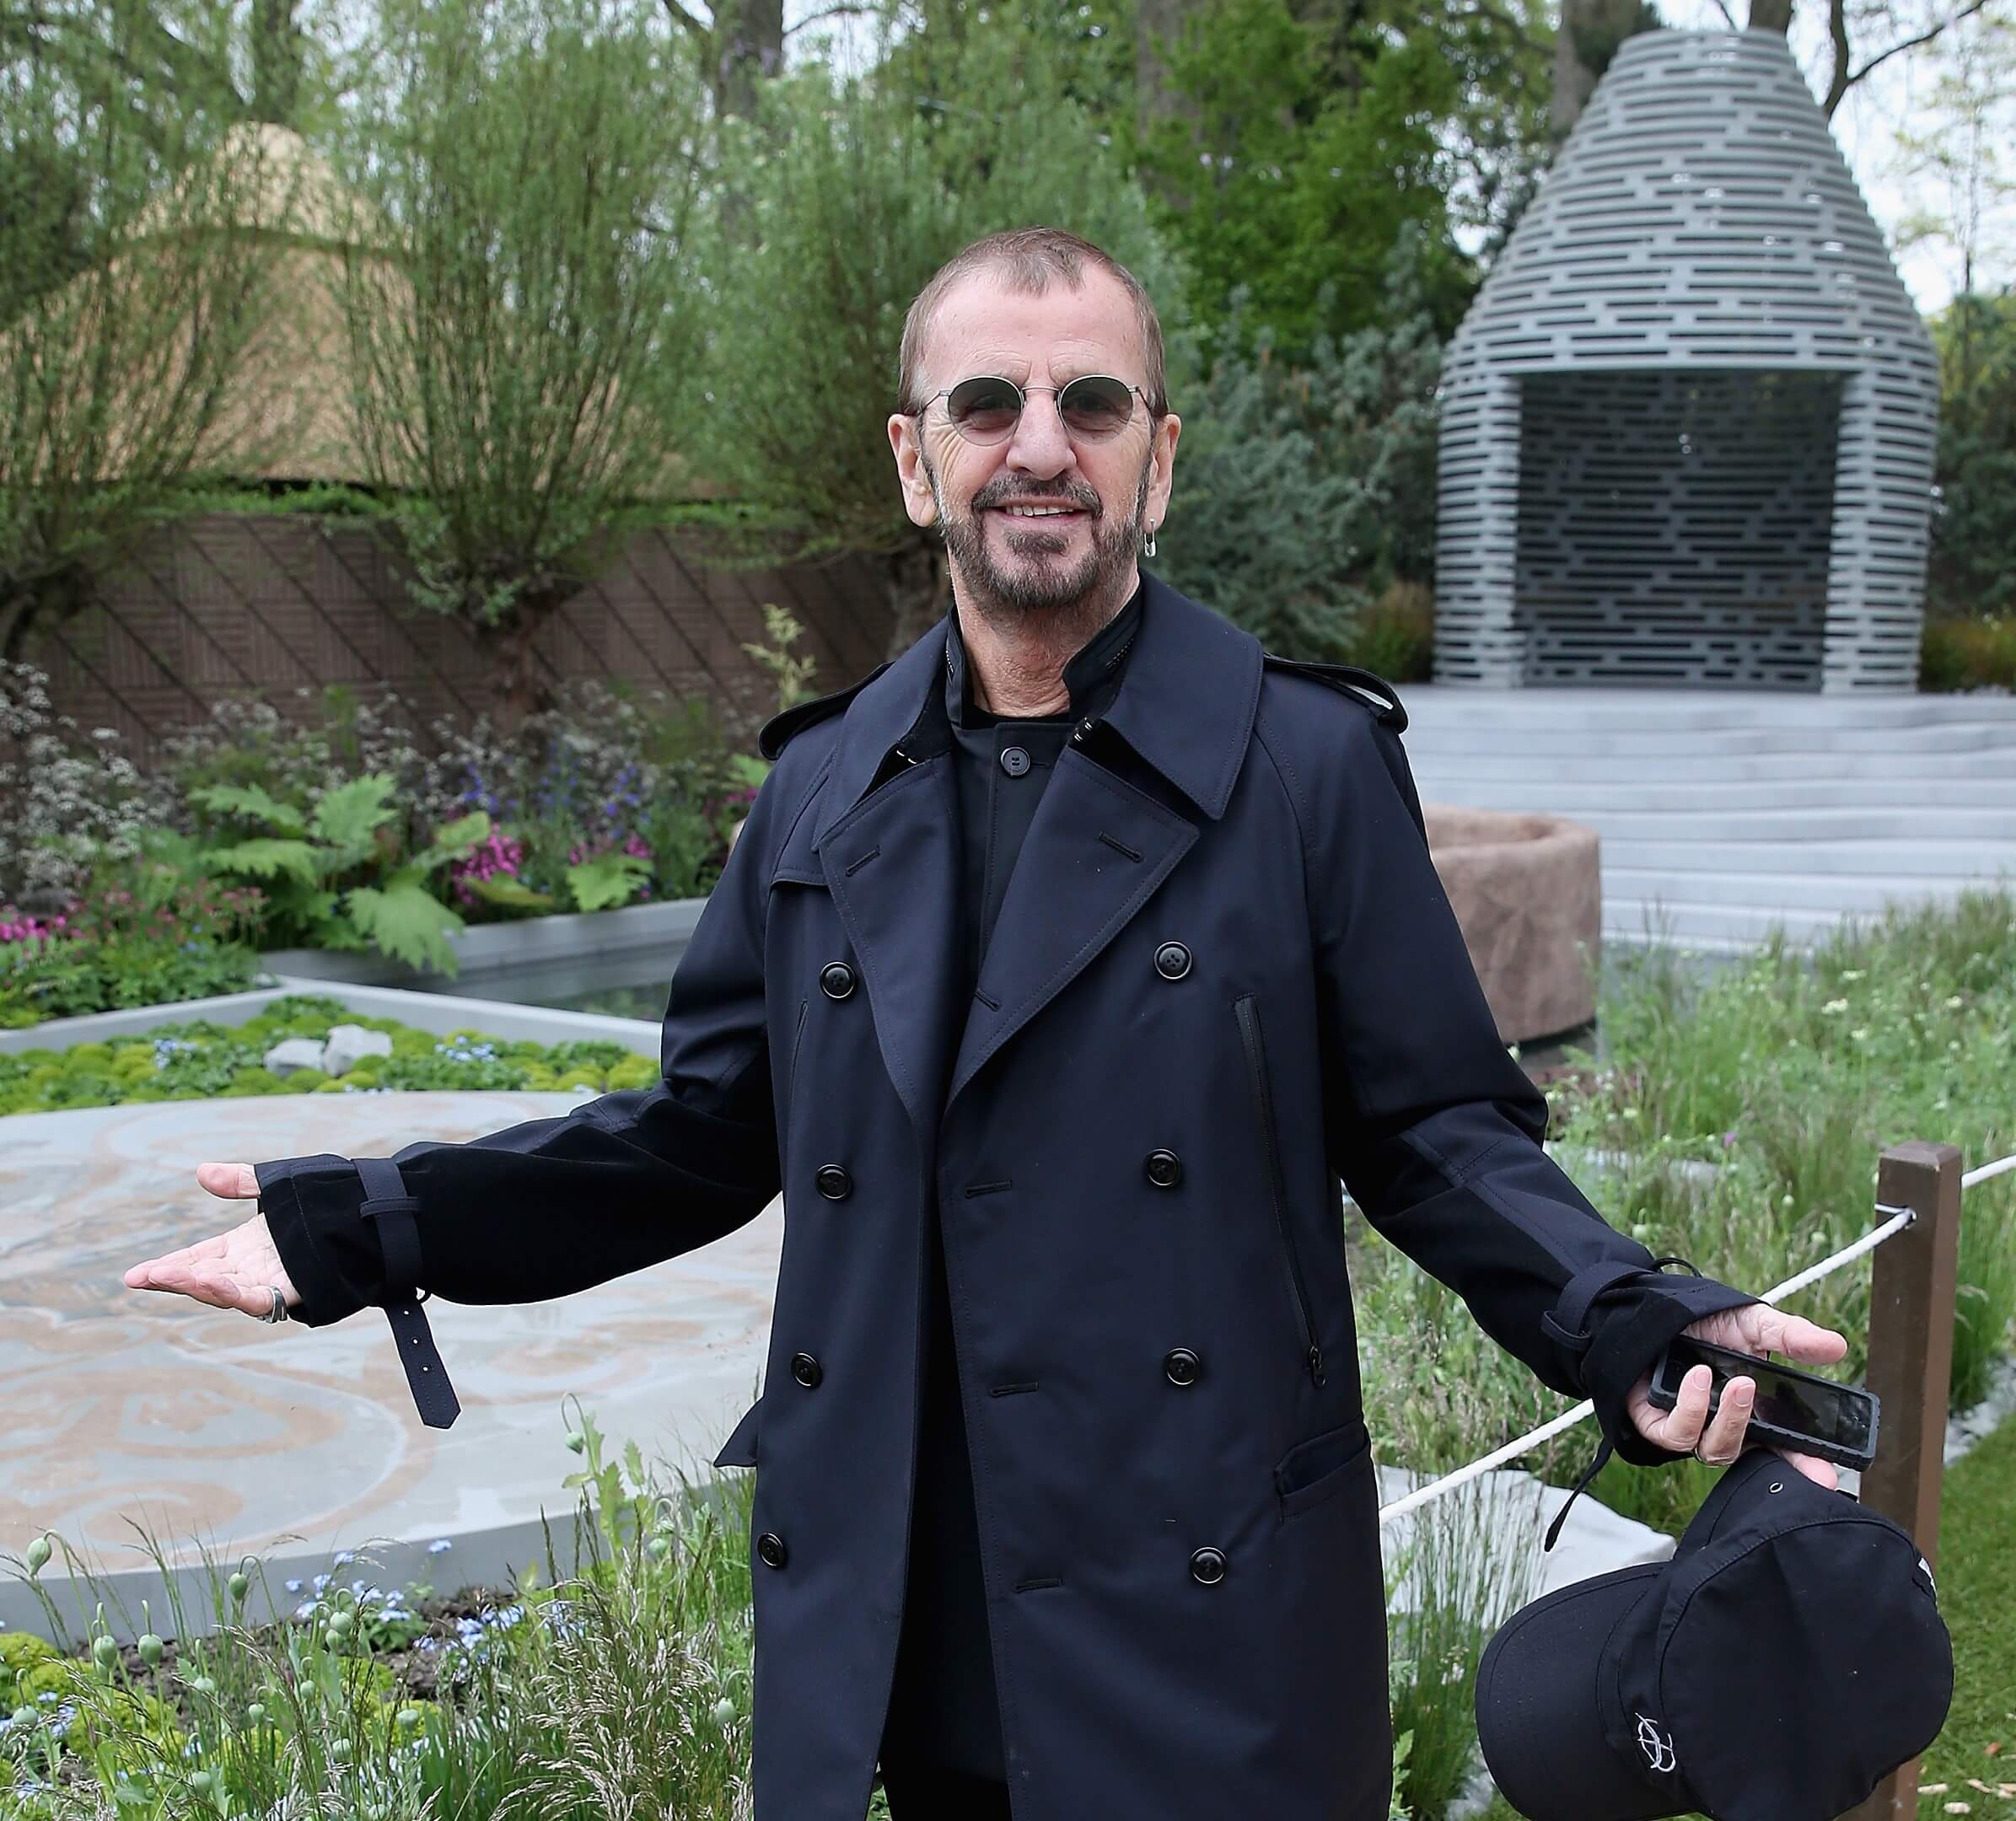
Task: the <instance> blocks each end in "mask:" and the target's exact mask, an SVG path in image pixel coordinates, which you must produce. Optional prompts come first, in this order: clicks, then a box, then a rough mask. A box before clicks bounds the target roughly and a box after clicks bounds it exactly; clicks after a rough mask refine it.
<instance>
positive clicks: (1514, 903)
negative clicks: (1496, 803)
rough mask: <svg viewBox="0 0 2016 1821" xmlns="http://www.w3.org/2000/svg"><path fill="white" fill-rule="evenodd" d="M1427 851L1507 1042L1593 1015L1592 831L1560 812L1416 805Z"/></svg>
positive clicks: (1596, 895) (1596, 912) (1598, 901)
mask: <svg viewBox="0 0 2016 1821" xmlns="http://www.w3.org/2000/svg"><path fill="white" fill-rule="evenodd" d="M1422 818H1423V819H1424V820H1425V821H1426V822H1427V826H1428V848H1429V851H1430V852H1431V853H1432V854H1433V856H1434V860H1435V870H1436V872H1437V873H1438V874H1439V875H1440V876H1441V879H1442V884H1443V890H1445V891H1446V892H1447V893H1448V894H1449V903H1450V905H1452V906H1453V907H1454V910H1455V912H1456V921H1457V922H1458V923H1459V924H1460V926H1461V927H1462V930H1463V940H1464V943H1465V946H1466V947H1467V948H1469V950H1470V962H1471V964H1472V965H1473V966H1475V967H1476V970H1477V978H1478V979H1479V980H1481V982H1482V983H1483V986H1484V996H1485V998H1486V1000H1487V1001H1489V1002H1490V1005H1491V1010H1492V1016H1493V1017H1494V1018H1496V1019H1497V1024H1498V1035H1499V1036H1500V1037H1501V1038H1502V1039H1503V1040H1504V1041H1505V1042H1507V1043H1508V1044H1512V1043H1528V1042H1530V1041H1532V1040H1533V1039H1535V1038H1540V1037H1551V1036H1554V1035H1556V1034H1559V1033H1561V1032H1563V1031H1569V1030H1574V1029H1578V1027H1580V1026H1582V1025H1584V1024H1587V1023H1589V1021H1590V1020H1591V1019H1592V1018H1594V1017H1595V1015H1596V981H1595V968H1596V965H1597V964H1598V961H1599V959H1600V955H1601V946H1600V945H1601V943H1602V929H1603V873H1602V868H1601V864H1600V862H1599V856H1598V851H1597V848H1598V843H1597V837H1596V831H1595V830H1594V829H1592V828H1586V827H1584V826H1583V825H1582V824H1581V823H1578V822H1569V821H1567V820H1564V819H1562V818H1561V817H1559V816H1545V815H1519V814H1510V813H1508V812H1505V811H1502V810H1496V809H1467V808H1457V807H1455V806H1454V805H1451V804H1448V803H1423V804H1422Z"/></svg>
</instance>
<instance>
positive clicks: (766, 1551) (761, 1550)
mask: <svg viewBox="0 0 2016 1821" xmlns="http://www.w3.org/2000/svg"><path fill="white" fill-rule="evenodd" d="M756 1554H757V1555H759V1556H761V1558H762V1560H763V1562H764V1564H765V1566H768V1567H771V1568H782V1566H784V1564H785V1563H786V1562H787V1561H788V1560H790V1559H791V1551H790V1550H788V1549H786V1548H785V1547H784V1539H783V1538H782V1537H781V1536H779V1535H778V1534H777V1532H776V1531H774V1530H766V1531H765V1532H764V1533H763V1534H762V1535H761V1536H760V1537H758V1538H757V1539H756Z"/></svg>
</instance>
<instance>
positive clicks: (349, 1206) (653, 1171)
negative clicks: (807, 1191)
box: [253, 772, 778, 1328]
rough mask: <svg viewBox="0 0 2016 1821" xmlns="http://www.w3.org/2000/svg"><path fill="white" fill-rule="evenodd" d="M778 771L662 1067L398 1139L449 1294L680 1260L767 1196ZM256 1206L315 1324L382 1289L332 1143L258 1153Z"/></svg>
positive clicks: (697, 943)
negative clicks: (556, 1100)
mask: <svg viewBox="0 0 2016 1821" xmlns="http://www.w3.org/2000/svg"><path fill="white" fill-rule="evenodd" d="M776 785H777V775H776V773H775V772H773V773H772V774H771V777H770V778H768V779H766V781H765V782H764V786H763V788H762V790H761V792H759V793H758V795H757V798H756V801H755V804H754V805H753V806H752V808H751V809H750V816H749V819H748V822H747V823H746V825H745V826H744V828H743V830H742V833H741V835H740V837H739V839H738V840H737V841H736V842H735V845H734V850H733V851H732V852H731V853H730V854H729V856H728V864H727V866H726V867H725V868H724V869H723V873H722V877H721V879H720V882H719V883H718V885H717V886H716V887H715V889H714V891H713V892H712V894H711V895H710V896H709V898H708V900H707V905H706V907H705V909H704V910H703V911H702V913H701V916H700V919H699V921H698V923H697V924H696V927H695V929H694V932H693V936H692V939H691V942H690V943H689V944H688V946H687V948H686V951H685V954H684V955H683V956H681V957H680V962H679V965H678V968H677V969H676V970H675V973H674V975H673V978H672V985H671V991H670V995H669V999H668V1001H667V1004H666V1008H665V1014H664V1028H663V1030H662V1032H661V1034H660V1037H659V1081H658V1082H657V1084H656V1085H655V1086H653V1087H651V1088H626V1089H622V1090H620V1091H617V1092H613V1093H605V1094H603V1095H601V1096H599V1098H597V1099H593V1100H589V1101H585V1102H583V1104H581V1105H579V1106H577V1107H573V1108H570V1109H568V1110H567V1113H565V1114H564V1115H560V1116H558V1117H556V1118H551V1119H535V1120H527V1121H525V1122H524V1124H522V1125H513V1126H509V1127H507V1128H506V1129H505V1130H504V1131H498V1132H492V1133H491V1134H489V1135H488V1136H485V1137H481V1138H474V1139H470V1140H469V1141H466V1142H465V1143H445V1142H438V1141H432V1140H421V1141H417V1142H415V1143H412V1144H409V1145H406V1147H403V1148H402V1149H401V1150H398V1151H395V1152H393V1153H392V1159H391V1160H392V1162H393V1163H395V1164H397V1165H398V1166H399V1171H400V1174H401V1178H402V1179H404V1181H405V1184H406V1192H407V1193H408V1194H409V1195H412V1196H414V1197H415V1198H416V1199H417V1201H418V1202H419V1204H420V1206H419V1210H418V1212H417V1214H416V1216H415V1225H416V1227H417V1233H418V1238H419V1244H420V1253H421V1266H422V1269H421V1274H420V1278H419V1281H420V1283H421V1284H422V1287H425V1288H426V1289H427V1292H429V1293H430V1294H432V1295H438V1296H442V1297H446V1298H448V1299H449V1301H450V1302H454V1303H530V1302H540V1301H544V1300H546V1299H547V1298H550V1297H560V1296H567V1295H570V1294H572V1293H573V1292H575V1291H578V1290H585V1289H587V1288H589V1287H591V1286H592V1285H594V1284H599V1283H604V1282H606V1281H608V1280H610V1278H612V1277H619V1276H622V1275H624V1274H625V1273H626V1272H628V1271H634V1270H642V1269H643V1268H644V1267H645V1266H646V1265H654V1264H656V1263H658V1262H659V1260H664V1259H668V1258H673V1257H676V1256H677V1255H679V1254H681V1253H684V1252H690V1251H691V1250H693V1249H695V1248H696V1247H699V1246H703V1245H705V1244H707V1242H708V1241H710V1240H712V1239H718V1238H720V1237H721V1236H722V1235H723V1234H724V1233H731V1232H733V1231H734V1229H735V1228H736V1227H740V1226H742V1225H743V1224H745V1222H748V1221H750V1219H752V1218H754V1217H755V1216H756V1215H757V1214H759V1213H760V1212H761V1211H762V1210H763V1208H764V1207H765V1206H766V1205H767V1204H768V1202H769V1201H770V1199H771V1196H772V1195H775V1194H776V1193H777V1186H778V1163H777V1131H776V1115H775V1110H774V1106H773V1103H772V1100H771V1081H770V1068H769V1041H768V1034H767V1030H766V1023H765V1018H764V1002H763V917H764V906H765V901H766V888H767V873H768V868H767V866H766V858H767V850H768V849H769V847H770V846H771V841H770V840H769V830H770V829H771V826H772V825H773V821H774V818H775V815H776V809H777V804H776V802H775V798H776V794H777V792H776ZM253 1173H254V1174H255V1176H256V1177H257V1179H258V1182H259V1206H260V1208H261V1211H262V1212H263V1213H264V1214H265V1215H266V1222H267V1224H268V1226H269V1227H271V1231H272V1235H273V1243H274V1245H275V1246H276V1248H277V1249H278V1251H279V1254H280V1261H281V1263H282V1265H284V1266H285V1267H286V1270H287V1273H288V1276H289V1277H290V1278H291V1279H292V1280H293V1284H294V1287H295V1288H296V1289H298V1291H299V1292H300V1293H301V1298H302V1300H301V1302H300V1303H299V1304H298V1306H297V1307H296V1308H293V1309H292V1310H291V1311H289V1316H290V1319H293V1320H296V1321H299V1322H301V1323H304V1324H305V1325H307V1326H309V1327H311V1328H319V1327H324V1326H326V1325H327V1324H330V1323H331V1322H337V1321H341V1320H342V1319H344V1318H345V1317H346V1316H348V1315H352V1314H354V1313H357V1311H358V1309H360V1308H364V1307H366V1306H368V1305H382V1304H383V1303H384V1301H385V1300H386V1286H385V1282H384V1256H383V1254H382V1252H381V1250H380V1248H379V1238H378V1234H377V1230H376V1227H375V1224H374V1222H371V1221H369V1220H368V1219H366V1218H364V1217H362V1216H361V1215H360V1214H359V1212H358V1209H359V1208H360V1206H362V1204H363V1201H364V1190H363V1184H362V1182H361V1181H360V1179H359V1178H358V1171H357V1169H356V1168H355V1166H354V1165H353V1164H352V1163H351V1162H350V1160H349V1159H347V1158H341V1157H336V1156H333V1155H329V1154H321V1155H317V1156H312V1157H298V1158H280V1159H278V1160H276V1161H273V1162H270V1163H257V1164H255V1165H254V1166H253Z"/></svg>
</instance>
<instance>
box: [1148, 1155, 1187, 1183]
mask: <svg viewBox="0 0 2016 1821" xmlns="http://www.w3.org/2000/svg"><path fill="white" fill-rule="evenodd" d="M1148 1180H1149V1181H1150V1182H1152V1183H1153V1184H1154V1185H1155V1186H1156V1187H1157V1188H1158V1189H1174V1188H1175V1186H1176V1184H1178V1183H1180V1182H1181V1181H1182V1180H1183V1159H1182V1158H1180V1157H1178V1156H1177V1155H1176V1153H1175V1152H1174V1151H1151V1152H1148Z"/></svg>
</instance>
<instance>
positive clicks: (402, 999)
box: [0, 975, 661, 1061]
mask: <svg viewBox="0 0 2016 1821" xmlns="http://www.w3.org/2000/svg"><path fill="white" fill-rule="evenodd" d="M288 993H320V994H323V995H325V996H328V997H330V998H332V999H338V1000H341V1002H342V1003H343V1005H344V1006H345V1007H346V1008H347V1010H349V1011H350V1012H352V1013H364V1014H365V1015H366V1016H368V1017H371V1018H397V1019H398V1020H399V1021H400V1023H402V1024H411V1025H412V1026H413V1027H414V1028H415V1029H417V1030H430V1031H434V1032H437V1033H438V1034H441V1035H444V1036H445V1035H446V1034H448V1033H449V1031H451V1030H470V1029H473V1030H485V1031H492V1032H494V1033H495V1034H497V1036H499V1037H503V1038H507V1039H514V1038H521V1037H522V1038H529V1039H531V1040H532V1041H533V1042H535V1043H543V1044H556V1043H569V1042H576V1041H581V1040H599V1041H603V1042H614V1043H620V1044H621V1045H623V1046H624V1048H625V1049H626V1050H630V1051H631V1052H632V1054H633V1055H636V1056H649V1057H650V1058H651V1059H652V1061H657V1060H658V1056H659V1035H660V1029H661V1028H660V1026H659V1024H658V1023H654V1022H647V1021H646V1020H644V1019H642V1018H605V1017H603V1016H601V1015H600V1014H599V1013H594V1012H563V1011H559V1010H556V1009H555V1008H553V1007H548V1006H523V1005H512V1004H510V1003H508V1002H506V1001H503V1000H498V999H463V998H458V997H456V996H454V995H453V994H451V993H438V992H409V991H406V990H405V989H403V988H401V987H396V986H359V985H358V984H357V983H356V982H354V981H347V980H326V979H323V980H311V979H305V978H303V977H300V976H298V975H281V976H279V977H278V978H277V980H275V982H274V984H273V985H272V986H261V987H255V988H254V989H253V990H252V991H250V992H239V993H223V994H220V995H219V996H218V997H216V998H214V999H180V1000H176V1001H174V1002H170V1003H169V1004H166V1005H152V1006H135V1007H132V1008H131V1009H130V1010H127V1011H123V1012H94V1013H90V1014H89V1016H87V1017H84V1018H51V1019H49V1020H48V1021H47V1022H46V1023H41V1024H36V1025H33V1026H31V1027H30V1029H27V1030H6V1031H0V1056H19V1054H20V1053H21V1052H22V1051H23V1050H67V1049H68V1048H69V1047H70V1046H71V1045H73V1044H80V1043H104V1042H105V1041H107V1040H108V1039H111V1038H114V1037H131V1036H134V1035H137V1034H138V1033H140V1032H142V1031H148V1030H153V1029H155V1028H156V1027H157V1026H159V1025H162V1024H180V1023H185V1022H189V1021H192V1020H194V1019H196V1018H207V1019H209V1020H210V1021H211V1022H212V1023H215V1024H227V1025H229V1024H245V1023H250V1021H251V1020H252V1019H253V1018H257V1017H258V1016H259V1014H260V1013H261V1012H263V1011H265V1010H266V1007H268V1006H269V1005H271V1003H272V1002H273V1001H274V1000H276V999H278V998H280V997H282V996H283V995H285V994H288Z"/></svg>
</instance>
